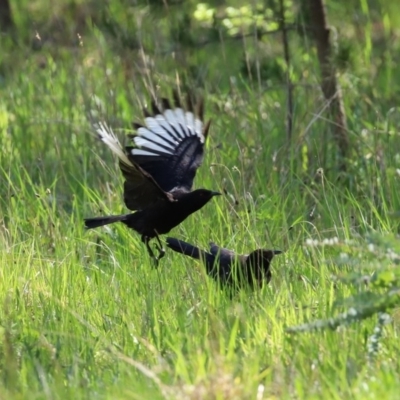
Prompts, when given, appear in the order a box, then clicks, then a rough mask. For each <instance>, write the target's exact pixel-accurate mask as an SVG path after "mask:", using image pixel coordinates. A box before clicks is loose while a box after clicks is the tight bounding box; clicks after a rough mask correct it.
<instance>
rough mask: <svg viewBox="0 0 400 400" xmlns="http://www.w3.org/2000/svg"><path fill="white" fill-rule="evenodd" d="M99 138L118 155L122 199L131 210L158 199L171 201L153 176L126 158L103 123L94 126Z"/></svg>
mask: <svg viewBox="0 0 400 400" xmlns="http://www.w3.org/2000/svg"><path fill="white" fill-rule="evenodd" d="M95 129H96V131H97V134H98V136H99V138H100V139H101V140H102V141H103V142H104V143H105V144H106V145H107V146H108V147H109V148H110V149H111V151H112V152H113V153H114V154H116V155H117V156H118V159H119V166H120V168H121V171H122V174H123V175H124V177H125V182H124V201H125V204H126V206H127V207H128V208H129V209H130V210H132V211H136V210H142V209H143V208H146V207H148V206H150V205H151V204H154V203H156V202H158V201H172V200H173V199H172V196H171V195H170V194H169V193H165V192H164V191H163V190H162V189H161V188H160V186H159V185H158V184H157V183H156V182H155V180H154V179H153V177H152V176H151V175H150V174H149V173H148V172H146V171H144V170H143V169H142V168H141V167H140V166H139V165H137V164H135V163H134V162H133V161H132V160H130V159H129V158H128V156H127V155H126V154H125V152H124V149H123V148H122V146H121V144H120V142H119V140H118V138H117V137H116V136H115V134H114V132H113V131H112V130H111V129H110V128H109V127H108V126H107V125H106V124H104V123H101V122H100V123H98V124H97V125H96V126H95Z"/></svg>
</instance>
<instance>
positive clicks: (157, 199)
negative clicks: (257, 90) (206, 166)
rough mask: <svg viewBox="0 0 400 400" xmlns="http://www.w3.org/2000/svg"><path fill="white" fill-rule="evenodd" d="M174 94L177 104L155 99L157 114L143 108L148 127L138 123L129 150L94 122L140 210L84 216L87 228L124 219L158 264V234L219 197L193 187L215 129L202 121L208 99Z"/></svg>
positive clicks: (128, 200) (128, 197) (131, 203)
mask: <svg viewBox="0 0 400 400" xmlns="http://www.w3.org/2000/svg"><path fill="white" fill-rule="evenodd" d="M173 94H174V104H173V105H172V106H171V104H170V102H169V100H168V99H162V101H161V105H157V104H156V101H155V100H153V101H152V112H149V111H148V110H146V109H145V110H144V114H145V119H144V121H145V122H144V125H141V124H134V127H135V129H136V135H130V138H131V139H132V140H133V145H134V146H128V147H125V149H124V148H123V147H122V146H121V144H120V142H119V141H118V138H117V137H116V136H115V135H114V133H113V131H112V130H111V129H110V128H109V127H108V126H107V125H106V124H105V123H99V124H98V125H96V126H95V128H96V131H97V134H98V136H99V138H100V139H101V140H102V141H103V142H104V143H105V144H106V145H107V146H108V147H109V148H110V149H111V151H112V152H113V153H114V154H116V155H117V156H118V158H119V166H120V169H121V171H122V174H123V176H124V178H125V182H124V201H125V205H126V206H127V207H128V208H129V209H130V210H132V211H136V212H135V213H129V214H124V215H111V216H104V217H96V218H86V219H85V227H86V228H87V229H91V228H97V227H99V226H103V225H107V224H111V223H114V222H118V221H119V222H122V223H124V224H125V225H127V226H128V227H129V228H131V229H133V230H135V231H136V232H138V233H139V234H141V239H142V242H143V243H145V244H146V247H147V249H148V251H149V253H150V256H151V257H152V258H154V259H155V261H156V264H157V263H158V260H159V259H160V258H161V257H163V256H164V254H165V250H164V249H163V247H162V244H161V241H160V238H159V236H158V235H161V234H164V233H168V232H169V231H170V230H171V229H172V228H174V227H175V226H177V225H179V224H180V223H181V222H182V221H183V220H185V219H186V218H187V217H188V216H189V215H190V214H192V213H194V212H195V211H197V210H199V209H200V208H202V207H203V206H204V205H205V204H206V203H208V202H209V201H210V200H211V198H212V197H213V196H216V195H220V193H218V192H214V191H211V190H207V189H197V190H194V191H192V184H193V179H194V177H195V175H196V170H197V168H198V167H199V166H200V165H201V163H202V161H203V152H204V144H205V142H206V140H207V136H208V131H209V127H210V121H208V122H207V123H204V122H203V115H204V103H203V101H200V102H199V103H198V104H197V105H196V107H194V106H193V103H192V101H191V98H190V96H188V98H187V105H186V107H183V106H182V105H181V101H180V99H179V96H178V94H177V92H175V91H174V93H173ZM152 238H156V239H157V241H158V245H156V247H157V249H158V251H159V256H158V257H155V256H154V253H153V251H152V249H151V247H150V245H149V241H150V239H152Z"/></svg>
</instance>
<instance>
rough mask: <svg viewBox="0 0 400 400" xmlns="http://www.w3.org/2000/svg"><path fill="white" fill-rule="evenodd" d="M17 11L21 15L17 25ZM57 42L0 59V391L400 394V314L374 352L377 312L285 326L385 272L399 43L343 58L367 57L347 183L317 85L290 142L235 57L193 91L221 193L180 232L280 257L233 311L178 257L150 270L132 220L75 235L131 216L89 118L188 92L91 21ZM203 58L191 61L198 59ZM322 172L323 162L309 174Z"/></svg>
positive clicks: (300, 105) (135, 110) (125, 112)
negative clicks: (376, 245) (206, 121)
mask: <svg viewBox="0 0 400 400" xmlns="http://www.w3.org/2000/svg"><path fill="white" fill-rule="evenodd" d="M32 4H33V5H37V7H39V6H40V5H41V2H38V1H36V2H32ZM363 4H364V3H363ZM31 7H33V6H31ZM39 8H40V7H39ZM30 11H31V12H34V11H35V9H33V8H32V9H31V10H30ZM62 11H63V10H61V11H59V12H60V13H61V12H62ZM114 11H115V10H114ZM367 11H368V10H367ZM54 12H55V11H54ZM333 12H334V16H336V17H337V18H338V19H340V18H342V17H343V16H342V15H341V14H340V12H339V11H338V10H333ZM335 12H336V14H335ZM38 15H41V14H40V13H39V14H38ZM25 18H26V16H24V15H22V14H21V15H20V14H18V13H17V12H16V22H17V24H19V25H18V26H19V27H21V26H23V24H24V23H25V22H26V20H25ZM372 22H373V21H372ZM372 22H371V20H369V25H368V24H367V28H368V29H369V30H368V29H366V31H365V32H366V35H367V34H370V36H368V37H367V39H368V38H369V39H370V40H371V43H375V42H373V40H379V39H382V38H381V37H380V36H379V38H378V39H376V38H375V37H374V36H373V35H374V34H376V30H373V26H372ZM387 23H388V22H386V25H387ZM50 25H51V24H50V22H49V25H48V26H45V28H46V29H48V32H51V30H52V29H54V27H53V26H50ZM350 25H351V24H350V22H349V26H350ZM386 25H385V26H386ZM57 26H58V25H57ZM393 29H394V28H393ZM377 30H378V31H379V28H377ZM24 33H25V36H26V37H29V32H27V31H26V32H24ZM378 33H379V32H378ZM64 34H65V35H67V33H65V32H64ZM349 35H350V36H349V41H350V39H354V37H352V36H351V34H349ZM47 36H48V37H50V35H49V34H48V33H47ZM67 37H68V36H67ZM70 37H72V34H71V36H70ZM395 37H396V36H395ZM74 38H75V39H76V37H75V36H74ZM64 39H65V38H64ZM32 40H33V41H34V40H39V39H37V38H36V39H32ZM43 40H44V39H43ZM55 40H56V39H55ZM57 40H58V42H55V43H53V42H51V41H47V42H46V43H45V44H44V45H43V47H41V48H40V49H36V50H35V46H36V45H35V42H34V43H33V44H32V43H31V44H30V45H29V46H28V45H27V43H26V41H24V40H21V41H18V40H16V41H14V42H12V41H11V40H10V41H9V42H7V40H6V39H4V43H5V46H7V47H6V48H7V49H8V50H7V51H6V52H4V53H3V54H2V55H1V57H2V59H1V66H2V69H1V83H0V84H1V99H0V145H1V149H2V150H1V153H0V160H1V164H0V179H1V185H0V194H1V199H0V265H1V268H0V351H1V357H0V378H1V380H0V392H1V393H2V396H0V397H3V398H8V399H26V398H37V399H42V398H48V399H56V398H74V399H78V398H82V399H87V398H113V399H116V398H121V399H122V398H124V399H126V398H132V399H158V398H159V399H161V398H174V399H208V398H210V399H275V398H293V397H295V398H301V399H303V398H304V399H305V398H307V399H312V398H324V399H325V398H332V399H336V398H337V399H342V398H357V399H375V398H378V397H381V398H385V399H390V398H393V399H394V398H397V396H398V393H399V390H400V383H399V380H398V374H399V370H400V366H399V360H398V357H397V354H398V350H399V348H398V335H399V320H398V317H397V314H396V311H394V312H393V314H392V318H393V319H392V323H390V324H388V325H386V326H385V328H384V334H383V337H382V338H381V339H380V345H381V348H380V351H379V352H378V353H377V354H376V356H375V357H374V358H371V357H370V355H371V354H370V351H369V350H368V349H369V347H368V337H369V336H370V335H371V334H372V333H373V330H374V327H375V325H376V319H371V320H367V321H365V322H363V323H358V324H357V323H356V324H353V325H351V326H348V327H346V328H340V329H339V330H337V331H334V332H332V331H324V332H316V333H306V334H302V335H289V334H287V333H285V328H286V327H287V326H293V325H297V324H301V323H304V322H306V321H310V320H313V319H318V318H325V317H327V316H330V315H332V314H333V313H334V312H335V311H334V309H335V308H334V307H337V310H339V311H340V310H343V307H342V308H341V306H340V304H339V305H337V301H338V300H340V299H344V298H347V297H348V296H352V295H355V294H357V293H360V291H362V290H363V287H362V286H360V285H356V286H351V285H350V286H349V285H346V284H345V283H343V282H341V281H337V280H336V279H335V278H334V277H336V276H350V275H351V274H352V273H355V272H357V273H359V274H361V275H362V274H366V275H368V274H371V272H372V271H373V270H374V269H375V268H378V267H379V265H378V264H379V263H378V264H377V262H376V260H375V259H374V256H375V253H374V249H371V246H368V240H367V236H366V235H367V234H368V233H370V232H374V234H376V235H378V236H379V237H381V236H382V237H385V235H386V234H387V233H396V232H397V230H398V220H397V219H395V218H393V217H391V215H393V213H396V212H397V211H398V210H400V197H399V194H398V193H399V191H398V168H400V161H399V149H400V148H399V146H398V122H399V121H400V114H399V110H398V106H397V104H398V103H397V102H396V99H397V100H398V93H399V92H398V89H399V88H400V81H399V80H398V76H395V75H394V74H393V73H392V72H393V71H394V69H393V70H392V67H390V65H392V66H393V64H391V63H395V61H396V60H395V58H393V59H392V58H390V57H391V50H393V49H398V47H399V45H398V42H396V41H395V40H393V42H391V43H389V44H388V43H387V46H388V49H387V53H385V51H383V52H381V49H380V48H379V47H378V48H377V50H376V54H375V53H373V52H372V50H371V49H370V50H368V51H369V52H368V51H367V50H365V49H366V48H367V49H368V48H369V47H368V46H367V45H365V42H364V41H363V42H362V44H361V45H360V48H361V49H362V50H360V49H358V48H356V50H354V51H359V50H360V52H359V53H355V54H356V55H357V57H359V58H361V59H362V60H364V61H360V60H358V61H357V63H355V66H354V68H355V70H349V71H347V72H346V73H343V75H342V83H343V85H344V89H345V90H344V97H345V100H346V106H347V107H348V108H347V110H348V116H349V125H350V130H351V135H352V142H353V143H354V144H356V145H357V146H356V147H357V150H356V151H355V153H356V154H355V155H354V158H353V159H352V160H351V161H350V163H349V165H350V172H349V173H348V176H346V177H345V178H346V179H344V181H345V183H342V180H340V179H339V180H338V179H337V172H335V169H334V167H333V165H334V163H333V161H332V160H334V158H335V157H331V156H332V154H330V155H329V154H328V156H327V155H326V152H327V150H324V148H323V147H324V146H321V137H323V138H324V143H328V142H329V136H327V135H328V134H329V129H327V127H326V126H327V125H329V124H327V123H326V121H325V120H324V119H323V118H318V117H317V118H316V115H318V113H319V112H320V111H321V98H320V94H319V92H318V87H317V86H311V88H309V89H306V88H300V89H299V90H298V91H297V92H296V97H295V132H294V140H293V142H292V144H291V145H288V144H287V143H286V134H285V123H284V122H285V107H284V105H285V93H286V92H285V90H283V89H282V88H281V87H280V88H275V87H274V86H272V88H271V87H270V88H269V89H267V90H266V89H265V88H264V87H262V86H260V85H259V84H258V83H257V82H255V83H254V82H249V81H247V80H245V79H242V78H241V77H240V75H239V74H238V73H237V74H236V75H230V74H233V72H232V71H231V70H228V71H229V73H227V72H226V69H227V68H230V67H232V66H230V65H229V64H230V62H231V60H230V59H229V57H228V56H227V55H226V54H227V52H231V53H229V54H231V55H235V54H236V55H237V54H239V53H240V52H241V51H242V50H241V48H240V47H239V48H236V49H235V48H233V49H232V48H231V47H226V45H225V44H221V47H218V46H216V47H215V49H217V50H218V49H220V50H221V51H222V52H223V54H225V56H224V57H222V58H221V61H220V62H221V65H219V67H220V69H218V63H217V61H216V59H215V58H213V59H211V60H210V65H212V69H211V71H210V72H209V76H210V79H208V80H207V79H206V80H205V82H206V83H205V88H204V89H203V90H202V91H201V90H200V92H203V93H204V94H205V95H206V100H207V116H209V117H211V118H212V119H213V124H212V130H211V133H210V141H209V143H208V148H207V157H206V160H205V163H204V165H203V167H202V168H201V170H200V171H199V173H198V175H197V177H196V186H197V187H206V188H210V189H215V190H223V189H226V191H227V193H228V194H227V195H226V196H223V197H221V198H216V199H214V200H213V201H212V202H211V203H210V204H208V205H207V206H206V207H205V208H204V209H202V210H201V211H200V212H198V213H196V214H194V215H193V216H191V217H190V218H188V219H187V220H186V221H185V222H184V223H183V224H182V225H181V226H180V227H178V228H175V229H174V230H173V231H172V232H171V235H172V236H176V237H179V238H183V239H187V240H188V241H189V242H193V243H195V244H198V245H200V246H202V247H206V246H207V245H208V242H209V240H213V241H215V242H216V243H218V244H220V245H223V246H225V247H228V248H232V249H235V250H237V251H238V252H243V253H245V252H247V251H249V250H251V249H253V248H255V247H271V248H277V249H282V250H285V253H284V255H281V256H277V257H276V258H275V259H274V261H273V266H272V269H273V280H272V282H271V284H270V285H269V286H268V287H264V288H263V289H262V290H261V291H258V292H255V293H249V292H246V291H242V292H241V293H239V294H238V295H237V296H235V297H234V298H230V297H229V296H228V295H227V294H226V293H224V292H223V291H220V290H218V288H217V287H216V285H215V284H214V283H213V282H212V281H210V280H208V279H207V277H206V276H205V273H204V270H203V268H202V266H201V265H200V264H199V263H197V262H195V261H193V260H190V259H186V258H183V257H180V256H179V255H177V254H175V253H173V252H167V255H166V257H165V258H164V259H163V260H162V263H161V265H160V267H159V268H158V269H154V268H152V265H151V262H150V260H149V258H148V255H147V253H146V251H145V247H144V246H143V244H141V243H140V238H139V237H138V235H136V234H134V233H132V232H129V231H128V230H127V229H126V228H125V227H124V226H119V225H115V226H111V227H110V228H104V229H98V230H95V231H90V232H85V231H84V229H83V218H84V217H87V216H96V215H101V214H102V213H104V214H107V213H120V212H123V211H124V206H123V204H122V201H121V199H122V179H121V176H120V173H119V170H118V166H117V163H116V160H115V159H113V157H112V155H111V154H109V152H108V151H107V149H105V148H103V147H102V146H101V143H99V142H97V141H96V140H95V138H94V137H93V135H92V133H91V129H90V126H89V123H88V121H87V118H86V115H87V112H88V111H89V110H92V109H96V110H97V113H98V115H99V117H101V118H104V119H105V120H107V121H108V122H109V123H110V125H112V126H113V127H114V128H115V130H116V131H117V132H120V133H121V137H123V132H122V130H119V129H120V128H127V127H130V126H131V121H132V120H138V119H139V120H140V116H141V113H140V102H144V101H145V100H148V95H147V92H148V91H149V90H150V89H151V88H155V90H158V91H159V92H160V93H161V94H165V93H166V92H167V91H168V90H169V88H170V87H171V86H172V85H174V84H175V83H176V81H177V77H179V78H180V79H183V78H185V79H189V78H186V74H187V70H185V69H183V68H182V67H181V64H180V63H181V62H182V60H175V61H174V59H173V58H172V57H170V55H161V56H160V57H159V58H155V59H154V60H155V61H154V60H153V61H154V62H155V66H153V67H152V68H151V69H149V65H148V64H147V62H144V61H143V58H141V57H140V53H139V52H135V51H130V50H126V49H125V50H124V51H121V49H119V48H115V41H112V42H111V41H110V39H109V37H108V36H107V35H104V34H103V33H101V32H100V31H99V30H97V29H96V28H93V29H91V30H89V31H88V33H87V34H86V35H85V36H84V37H83V38H80V39H79V38H78V39H76V40H77V43H73V45H71V43H69V42H68V40H67V42H68V43H63V42H62V40H61V39H60V38H57ZM79 40H81V43H79ZM148 40H149V41H150V39H148ZM293 40H294V41H295V40H296V39H293ZM354 40H355V39H354ZM397 40H398V39H397ZM366 43H367V44H368V43H369V42H368V40H366ZM385 43H386V42H385ZM364 45H365V46H366V47H363V46H364ZM240 46H243V44H241V45H240ZM390 46H391V47H390ZM396 46H397V47H396ZM32 47H33V50H32ZM39 47H40V46H39ZM207 51H211V50H209V49H203V50H202V51H201V52H200V51H199V53H198V54H195V55H192V57H194V58H195V59H196V60H197V61H198V62H199V63H202V64H201V65H208V64H207V58H206V57H205V54H207ZM274 51H276V52H278V50H277V49H276V48H275V47H274ZM293 52H294V59H295V60H297V61H298V64H296V66H295V68H298V70H301V68H302V65H303V66H304V65H305V64H302V62H304V63H306V66H307V68H309V72H308V73H309V74H311V76H312V79H311V81H313V82H314V83H315V82H317V78H318V69H317V67H316V66H315V65H313V64H312V62H311V61H310V62H309V63H308V61H307V59H306V58H304V59H303V60H302V58H301V57H300V55H299V54H298V52H297V50H296V48H294V49H293ZM381 53H382V54H381ZM229 54H228V55H229ZM380 56H382V58H379V57H380ZM296 57H297V58H296ZM374 57H376V58H374ZM385 57H386V58H385ZM393 57H395V56H393ZM367 58H369V60H370V61H369V62H368V63H366V62H365V60H366V59H367ZM388 58H389V59H388ZM191 60H192V61H193V58H192V59H191ZM382 60H383V61H382ZM385 60H386V61H385ZM163 61H165V62H163ZM212 63H214V64H212ZM307 63H308V64H307ZM388 64H390V65H389V66H388ZM179 68H182V69H181V70H180V69H179ZM378 70H379V71H378ZM377 71H378V72H377ZM203 72H204V71H203ZM236 72H237V71H236ZM206 75H207V74H206ZM227 76H230V79H226V78H227ZM233 78H234V79H233ZM375 78H376V79H375ZM93 95H95V96H96V97H95V98H94V97H93ZM327 138H328V139H327ZM396 145H397V147H396ZM327 146H328V145H327ZM326 148H329V149H330V150H329V152H332V149H333V148H334V147H333V146H330V147H326ZM322 160H324V161H326V162H327V163H331V164H330V166H331V169H330V168H329V167H328V168H326V170H325V175H324V176H323V179H322V180H321V179H320V177H318V176H317V178H315V179H314V176H315V174H316V172H317V168H319V167H324V168H325V167H326V164H323V163H322ZM237 202H238V204H236V203H237ZM391 213H392V214H391ZM310 214H312V215H310ZM332 238H337V240H333V241H331V242H329V240H328V239H332Z"/></svg>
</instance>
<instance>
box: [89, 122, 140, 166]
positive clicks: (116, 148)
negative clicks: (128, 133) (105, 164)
mask: <svg viewBox="0 0 400 400" xmlns="http://www.w3.org/2000/svg"><path fill="white" fill-rule="evenodd" d="M94 129H95V130H96V132H97V134H98V135H99V138H100V139H101V141H102V142H103V143H105V144H106V145H107V146H108V147H109V148H110V150H111V151H112V152H113V153H114V154H116V155H117V156H118V158H119V159H120V160H121V161H122V162H123V163H124V164H126V165H130V166H132V167H133V164H132V163H131V162H130V161H129V158H128V157H127V156H126V154H125V152H124V149H123V148H122V146H121V143H120V142H119V140H118V138H117V137H116V136H115V134H114V132H113V131H112V129H111V128H109V127H108V126H107V124H105V123H103V122H99V123H98V124H95V125H94Z"/></svg>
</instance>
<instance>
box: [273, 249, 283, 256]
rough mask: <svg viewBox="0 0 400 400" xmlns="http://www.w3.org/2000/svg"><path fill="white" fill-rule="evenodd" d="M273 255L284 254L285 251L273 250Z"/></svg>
mask: <svg viewBox="0 0 400 400" xmlns="http://www.w3.org/2000/svg"><path fill="white" fill-rule="evenodd" d="M272 253H273V254H274V256H276V255H277V254H282V253H283V251H282V250H272Z"/></svg>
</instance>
